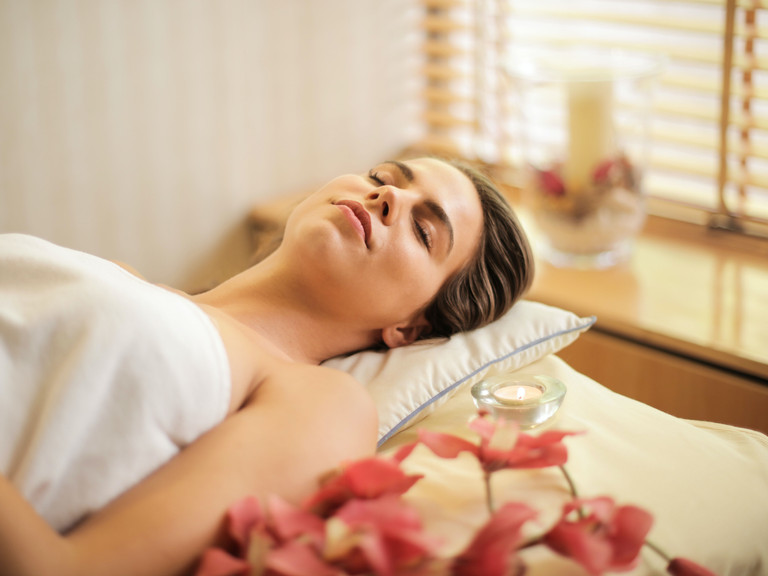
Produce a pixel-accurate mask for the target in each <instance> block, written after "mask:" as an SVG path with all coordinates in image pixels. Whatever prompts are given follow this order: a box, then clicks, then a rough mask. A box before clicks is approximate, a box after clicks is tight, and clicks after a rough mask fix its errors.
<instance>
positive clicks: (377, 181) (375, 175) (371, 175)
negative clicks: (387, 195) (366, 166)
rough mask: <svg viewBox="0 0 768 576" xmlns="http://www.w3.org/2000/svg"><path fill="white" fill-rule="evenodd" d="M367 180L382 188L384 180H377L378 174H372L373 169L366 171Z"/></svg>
mask: <svg viewBox="0 0 768 576" xmlns="http://www.w3.org/2000/svg"><path fill="white" fill-rule="evenodd" d="M368 178H370V179H371V180H373V181H374V182H376V184H379V185H380V186H384V180H382V179H381V178H379V173H378V172H374V171H373V168H371V169H370V170H369V171H368Z"/></svg>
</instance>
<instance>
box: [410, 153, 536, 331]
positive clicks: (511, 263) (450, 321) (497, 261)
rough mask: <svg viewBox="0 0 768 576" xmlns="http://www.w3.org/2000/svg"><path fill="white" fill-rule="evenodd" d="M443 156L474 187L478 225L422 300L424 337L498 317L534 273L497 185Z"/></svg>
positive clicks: (518, 227) (516, 224)
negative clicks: (467, 251) (455, 262)
mask: <svg viewBox="0 0 768 576" xmlns="http://www.w3.org/2000/svg"><path fill="white" fill-rule="evenodd" d="M443 161H444V162H446V163H448V164H450V165H451V166H453V167H454V168H457V169H458V170H460V171H461V172H462V173H463V174H464V175H465V176H467V178H469V180H470V181H471V182H472V184H473V185H474V187H475V189H476V190H477V193H478V196H479V197H480V204H481V206H482V212H483V229H482V233H481V237H480V242H479V245H478V247H477V250H476V251H475V254H474V256H473V257H472V259H471V260H470V261H469V262H468V263H467V264H465V265H464V267H463V268H462V269H461V270H459V272H457V273H456V274H455V275H454V276H452V277H451V278H449V279H448V280H447V281H446V283H445V284H444V285H443V286H442V287H441V288H440V290H439V291H438V293H437V294H436V296H435V298H434V299H433V300H432V302H431V303H430V304H429V305H428V306H427V308H426V310H425V317H426V319H427V321H428V322H429V323H430V326H431V330H430V331H429V332H428V333H426V334H422V337H423V338H437V337H449V336H451V335H452V334H455V333H457V332H463V331H466V330H473V329H476V328H480V327H482V326H485V325H486V324H488V323H490V322H492V321H494V320H496V319H498V318H499V317H501V316H502V315H503V314H504V313H505V312H507V311H508V310H509V309H510V308H511V307H512V305H513V304H514V303H515V302H516V301H517V300H518V299H519V298H520V297H521V296H522V295H523V294H524V293H525V292H526V291H527V290H528V288H529V287H530V285H531V282H532V280H533V273H534V263H533V254H532V251H531V246H530V243H529V241H528V238H527V236H526V235H525V232H524V231H523V228H522V226H521V225H520V222H519V220H518V219H517V216H516V215H515V213H514V211H513V210H512V207H511V206H510V205H509V203H508V202H507V200H506V198H505V197H504V196H503V195H502V194H501V192H500V191H499V189H498V188H497V187H496V185H495V184H494V183H493V182H492V181H491V180H490V178H488V177H487V176H485V175H484V174H483V173H481V172H480V171H478V170H477V169H475V168H474V167H472V166H469V165H468V164H465V163H462V162H458V161H455V160H445V159H443Z"/></svg>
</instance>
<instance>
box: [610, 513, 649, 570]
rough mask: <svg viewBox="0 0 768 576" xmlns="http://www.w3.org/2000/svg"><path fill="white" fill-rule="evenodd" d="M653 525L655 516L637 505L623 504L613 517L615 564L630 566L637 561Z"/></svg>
mask: <svg viewBox="0 0 768 576" xmlns="http://www.w3.org/2000/svg"><path fill="white" fill-rule="evenodd" d="M652 525H653V516H651V515H650V514H649V513H648V512H646V511H645V510H643V509H642V508H638V507H637V506H621V507H620V508H619V509H618V510H617V511H616V515H615V516H614V518H613V528H614V530H615V533H614V535H613V537H612V538H611V540H612V543H613V560H612V562H611V563H612V565H614V566H627V567H630V566H631V565H634V563H635V562H637V559H638V558H639V554H640V549H641V548H642V547H643V544H644V543H645V537H646V536H647V535H648V532H650V530H651V526H652Z"/></svg>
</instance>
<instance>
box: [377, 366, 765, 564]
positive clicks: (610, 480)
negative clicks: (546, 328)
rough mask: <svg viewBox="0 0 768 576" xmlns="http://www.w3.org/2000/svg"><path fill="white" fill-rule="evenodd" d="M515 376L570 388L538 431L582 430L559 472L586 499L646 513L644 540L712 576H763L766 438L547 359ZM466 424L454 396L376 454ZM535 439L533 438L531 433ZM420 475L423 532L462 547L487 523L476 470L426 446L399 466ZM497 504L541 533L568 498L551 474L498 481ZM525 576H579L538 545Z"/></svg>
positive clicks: (462, 402) (415, 492)
mask: <svg viewBox="0 0 768 576" xmlns="http://www.w3.org/2000/svg"><path fill="white" fill-rule="evenodd" d="M519 371H521V372H526V373H537V374H548V375H551V376H554V377H556V378H559V379H560V380H562V381H563V382H564V383H565V384H566V386H567V389H568V391H567V394H566V397H565V400H564V403H563V406H562V408H561V409H560V412H559V413H558V415H557V416H556V418H555V420H554V421H553V422H551V423H550V424H548V425H547V427H546V428H547V429H552V428H554V429H561V430H572V431H583V432H584V434H581V435H579V436H573V437H569V438H567V439H566V440H565V443H566V445H567V447H568V450H569V460H568V463H567V465H566V467H567V468H568V470H569V471H570V473H571V476H572V477H573V479H574V482H575V483H576V485H577V487H578V489H579V491H580V493H581V495H582V496H584V497H594V496H599V495H608V496H612V497H613V498H614V499H615V500H616V501H617V503H618V504H635V505H638V506H641V507H643V508H645V509H646V510H648V511H649V512H651V513H652V514H653V516H654V525H653V528H652V529H651V532H650V533H649V535H648V538H649V539H650V540H651V541H653V542H654V543H655V544H657V545H658V546H659V547H661V548H663V549H664V550H665V551H666V552H667V553H669V554H670V555H671V556H673V557H680V556H681V557H686V558H689V559H691V560H694V561H696V562H698V563H699V564H702V565H704V566H706V567H708V568H709V569H710V570H713V571H714V572H715V573H716V574H719V575H721V576H726V575H729V576H759V575H765V574H768V437H766V436H765V435H763V434H760V433H758V432H754V431H750V430H744V429H739V428H734V427H731V426H726V425H719V424H713V423H704V422H692V421H686V420H681V419H678V418H675V417H673V416H670V415H668V414H665V413H663V412H660V411H658V410H656V409H654V408H651V407H650V406H647V405H645V404H642V403H639V402H636V401H634V400H631V399H629V398H627V397H624V396H621V395H618V394H616V393H614V392H612V391H610V390H608V389H607V388H605V387H603V386H601V385H600V384H598V383H597V382H595V381H593V380H591V379H590V378H588V377H586V376H584V375H583V374H581V373H579V372H577V371H576V370H574V369H572V368H571V367H570V366H568V365H567V364H566V363H565V362H563V361H562V360H560V359H559V358H557V357H556V356H553V355H547V356H545V357H543V358H542V359H540V360H538V361H536V362H535V363H533V364H530V365H528V366H525V367H523V368H521V369H519ZM474 414H475V407H474V404H473V403H472V399H471V396H470V393H469V386H463V387H462V388H461V389H460V390H459V391H458V392H457V393H456V394H455V395H454V396H453V397H452V398H451V399H450V400H448V401H447V402H446V403H444V404H443V405H441V406H439V407H438V408H437V409H436V410H435V411H434V412H432V413H431V414H430V415H428V416H427V417H426V418H425V419H424V420H422V421H421V422H420V423H419V424H418V425H416V426H413V427H411V428H408V429H406V430H402V431H400V432H399V433H397V434H395V435H394V436H393V437H392V438H391V439H389V440H388V441H387V442H386V443H385V444H384V445H383V446H382V448H381V451H382V452H383V453H385V454H387V453H391V452H392V451H393V450H394V449H395V448H396V447H398V446H401V445H403V444H404V443H407V442H411V441H413V440H415V439H416V434H417V430H418V429H419V428H422V427H426V428H429V429H430V430H436V431H441V432H450V433H453V434H457V435H462V436H464V437H466V438H469V439H473V440H474V439H475V436H474V434H473V433H472V432H471V431H470V430H469V429H467V427H466V422H467V420H468V419H469V418H470V417H471V416H472V415H474ZM532 433H533V434H536V433H538V430H536V431H533V432H532ZM405 467H406V469H407V470H408V471H412V472H419V473H422V474H425V475H426V477H425V478H424V479H422V480H420V481H419V482H418V483H417V484H416V485H415V486H414V487H413V488H412V489H411V490H410V491H409V493H408V494H407V495H406V498H408V499H409V500H411V501H412V502H413V503H414V504H415V505H416V506H417V507H418V508H419V509H420V511H421V513H422V517H423V519H424V521H425V523H426V524H427V527H428V530H429V531H430V532H431V533H434V534H437V535H440V536H442V537H444V538H445V540H446V545H447V546H448V547H449V548H450V547H451V546H453V547H456V548H460V547H461V546H462V545H463V544H465V542H466V539H467V538H468V537H469V536H470V531H471V530H472V529H473V528H475V527H477V526H479V525H480V524H482V523H483V522H484V521H485V519H486V518H487V511H486V509H485V503H484V492H483V485H482V481H481V476H480V471H479V468H478V467H477V465H476V462H475V461H474V460H473V459H472V457H470V456H466V457H464V456H463V455H462V456H461V457H459V458H458V459H455V460H442V459H439V458H437V457H436V456H434V455H433V454H432V453H431V452H430V451H429V450H427V449H426V448H424V447H419V448H417V449H416V450H415V451H414V452H413V453H412V454H411V456H410V457H409V458H408V459H407V460H406V461H405ZM494 489H495V496H496V499H497V501H498V502H504V501H507V500H518V501H524V502H526V503H528V504H529V505H532V506H533V507H534V508H536V509H537V510H539V511H540V513H541V514H540V516H539V518H538V520H537V522H538V527H539V528H540V529H543V528H546V527H547V526H549V525H551V524H552V523H554V522H555V521H556V519H557V518H558V517H559V515H560V510H561V506H562V504H563V503H564V502H565V501H566V500H567V499H568V492H567V487H566V484H565V482H564V481H563V478H562V475H561V474H560V472H559V471H558V470H557V469H556V468H548V469H541V470H506V471H502V472H499V473H496V476H495V479H494ZM523 558H524V559H525V560H526V562H527V563H528V565H529V572H528V573H527V574H529V575H530V576H550V575H551V576H568V575H583V574H586V572H585V571H584V569H583V568H581V567H580V566H578V565H577V564H575V563H573V562H572V561H570V560H567V559H564V558H561V557H558V556H556V555H555V554H554V553H552V552H550V551H548V550H546V549H543V548H542V547H536V548H532V549H530V550H527V551H525V552H524V553H523ZM663 573H664V563H663V562H662V561H661V559H660V558H659V557H658V555H656V554H655V553H653V552H652V551H650V550H649V549H647V548H644V549H643V552H642V562H641V563H640V565H639V566H638V567H637V568H635V569H634V570H633V571H631V572H628V574H632V575H635V576H639V575H643V576H645V575H651V574H663Z"/></svg>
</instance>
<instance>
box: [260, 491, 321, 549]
mask: <svg viewBox="0 0 768 576" xmlns="http://www.w3.org/2000/svg"><path fill="white" fill-rule="evenodd" d="M267 509H268V511H269V521H270V526H271V527H272V528H274V531H275V532H276V533H277V536H278V537H279V538H280V540H281V541H282V542H284V541H286V540H291V539H293V538H296V537H297V536H304V537H307V538H310V539H311V541H312V543H313V544H315V545H316V546H318V547H319V546H320V545H321V544H322V542H323V537H324V532H325V528H324V526H325V524H324V522H323V520H322V519H321V518H319V517H317V516H315V515H314V514H310V513H309V512H307V511H305V510H302V509H300V508H297V507H295V506H293V505H291V504H289V503H288V502H286V501H285V500H283V499H282V498H280V497H279V496H275V495H272V496H270V498H269V500H268V501H267Z"/></svg>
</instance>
